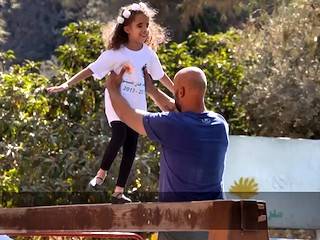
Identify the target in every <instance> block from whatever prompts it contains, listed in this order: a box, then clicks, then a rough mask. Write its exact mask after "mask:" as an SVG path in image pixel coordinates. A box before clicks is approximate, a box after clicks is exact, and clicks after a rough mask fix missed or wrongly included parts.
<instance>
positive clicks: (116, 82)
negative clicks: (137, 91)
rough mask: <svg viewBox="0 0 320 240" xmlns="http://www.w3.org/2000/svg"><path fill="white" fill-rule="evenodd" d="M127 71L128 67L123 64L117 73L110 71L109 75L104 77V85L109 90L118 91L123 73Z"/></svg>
mask: <svg viewBox="0 0 320 240" xmlns="http://www.w3.org/2000/svg"><path fill="white" fill-rule="evenodd" d="M126 71H128V69H127V68H126V67H125V66H124V67H123V68H122V69H121V71H120V73H119V74H116V73H115V72H114V71H111V72H110V74H109V76H108V77H107V78H106V82H105V87H106V88H107V89H108V90H109V91H115V90H116V91H119V88H120V85H121V82H122V78H123V74H124V73H125V72H126Z"/></svg>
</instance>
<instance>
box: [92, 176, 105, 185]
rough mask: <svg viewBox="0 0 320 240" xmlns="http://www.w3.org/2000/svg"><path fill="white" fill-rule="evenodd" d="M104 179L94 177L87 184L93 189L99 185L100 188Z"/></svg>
mask: <svg viewBox="0 0 320 240" xmlns="http://www.w3.org/2000/svg"><path fill="white" fill-rule="evenodd" d="M105 178H106V177H104V178H102V177H99V176H95V177H94V178H92V179H91V181H90V182H89V184H90V185H91V186H92V187H95V186H96V185H99V186H101V185H102V184H103V182H104V179H105Z"/></svg>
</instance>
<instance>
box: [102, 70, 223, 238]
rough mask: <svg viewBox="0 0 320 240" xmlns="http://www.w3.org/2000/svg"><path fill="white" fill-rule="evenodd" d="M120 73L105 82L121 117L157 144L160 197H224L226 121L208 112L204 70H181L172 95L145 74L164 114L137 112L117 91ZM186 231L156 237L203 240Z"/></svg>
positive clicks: (183, 198)
mask: <svg viewBox="0 0 320 240" xmlns="http://www.w3.org/2000/svg"><path fill="white" fill-rule="evenodd" d="M123 73H124V71H122V72H121V73H120V75H115V74H111V76H110V77H109V79H108V80H107V81H106V86H107V88H108V90H109V94H110V98H111V102H112V105H113V107H114V109H115V111H116V113H117V114H118V116H119V118H120V119H121V120H122V121H123V122H124V123H126V124H127V125H128V126H129V127H131V128H132V129H134V130H135V131H137V132H138V133H139V134H141V135H146V136H148V137H149V138H150V139H151V140H153V141H156V142H159V143H160V144H161V159H160V183H159V194H160V195H159V200H160V201H162V202H169V201H194V200H211V199H221V198H223V196H222V195H223V193H222V175H223V170H224V162H225V155H226V151H227V146H228V124H227V122H226V121H225V119H224V118H223V117H222V116H221V115H219V114H217V113H215V112H211V111H207V110H206V107H205V103H204V97H205V92H206V87H207V80H206V76H205V74H204V72H203V71H202V70H201V69H199V68H197V67H187V68H184V69H182V70H180V71H179V72H178V73H177V74H176V75H175V77H174V80H173V82H174V99H171V98H170V97H169V96H167V95H166V94H164V93H163V92H161V91H160V90H159V89H157V88H155V87H154V86H153V85H152V83H151V80H150V76H149V75H148V74H147V73H146V72H145V80H146V90H147V93H148V95H149V96H150V97H151V98H152V99H153V100H154V101H155V103H156V104H157V105H158V106H159V107H160V108H161V110H163V111H168V112H162V113H149V112H141V111H138V110H134V109H132V108H131V107H130V106H129V104H128V103H127V102H126V100H125V99H124V98H123V97H122V96H121V94H120V90H119V88H120V84H121V77H122V74H123ZM174 110H177V111H174ZM179 234H182V235H179ZM188 234H189V235H188V236H186V235H185V234H184V233H176V234H171V233H165V234H162V235H161V237H160V239H206V236H205V235H201V234H200V235H199V234H197V235H192V234H194V233H188ZM199 237H200V238H199Z"/></svg>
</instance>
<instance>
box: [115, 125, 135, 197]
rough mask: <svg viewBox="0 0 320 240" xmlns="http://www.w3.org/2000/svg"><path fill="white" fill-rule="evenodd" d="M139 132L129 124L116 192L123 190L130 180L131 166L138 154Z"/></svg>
mask: <svg viewBox="0 0 320 240" xmlns="http://www.w3.org/2000/svg"><path fill="white" fill-rule="evenodd" d="M138 136H139V134H138V133H137V132H135V131H134V130H133V129H131V128H130V127H128V126H127V137H126V139H125V141H124V144H123V154H122V161H121V165H120V170H119V176H118V180H117V185H116V189H115V192H123V189H124V187H125V185H126V182H127V180H128V177H129V174H130V171H131V167H132V164H133V161H134V158H135V156H136V150H137V142H138Z"/></svg>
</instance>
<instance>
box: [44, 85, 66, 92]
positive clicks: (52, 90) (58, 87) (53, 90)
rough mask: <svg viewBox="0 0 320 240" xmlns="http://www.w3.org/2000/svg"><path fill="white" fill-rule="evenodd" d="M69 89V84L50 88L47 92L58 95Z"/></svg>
mask: <svg viewBox="0 0 320 240" xmlns="http://www.w3.org/2000/svg"><path fill="white" fill-rule="evenodd" d="M68 88H69V86H68V84H67V83H63V84H61V85H59V86H54V87H48V88H47V89H46V90H47V91H48V93H58V92H63V91H65V90H67V89H68Z"/></svg>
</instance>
